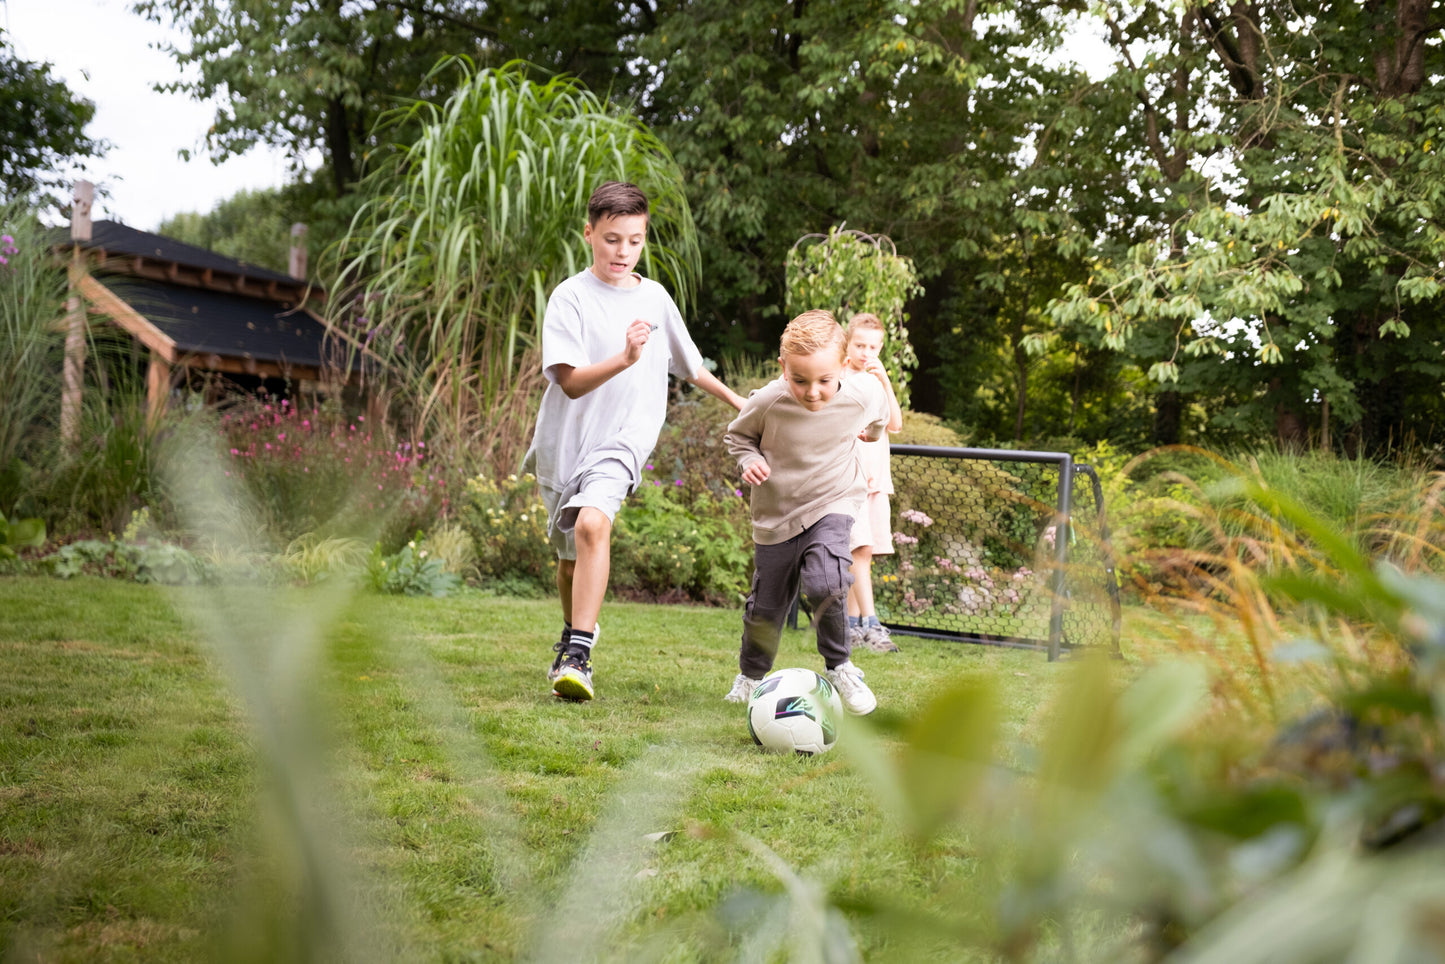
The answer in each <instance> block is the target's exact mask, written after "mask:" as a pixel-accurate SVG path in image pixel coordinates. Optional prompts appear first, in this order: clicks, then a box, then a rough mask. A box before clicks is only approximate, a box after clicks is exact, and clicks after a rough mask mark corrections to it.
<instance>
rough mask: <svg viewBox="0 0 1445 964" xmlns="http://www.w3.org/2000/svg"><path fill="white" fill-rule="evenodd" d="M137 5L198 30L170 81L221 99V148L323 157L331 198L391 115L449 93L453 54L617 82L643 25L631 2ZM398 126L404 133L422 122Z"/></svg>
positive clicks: (268, 0)
mask: <svg viewBox="0 0 1445 964" xmlns="http://www.w3.org/2000/svg"><path fill="white" fill-rule="evenodd" d="M132 9H133V10H134V11H135V12H137V13H139V14H141V15H142V16H144V17H146V18H147V19H150V20H154V21H156V22H158V23H165V22H167V21H169V22H170V23H173V24H174V25H175V26H177V27H179V28H180V29H181V30H183V31H184V32H185V33H186V34H188V35H189V37H190V44H189V46H188V47H185V48H182V47H180V46H177V45H168V46H167V47H166V48H165V49H166V51H167V52H168V53H169V54H170V55H171V56H172V57H173V58H174V59H175V61H176V63H177V65H178V66H179V67H181V68H182V69H187V70H193V71H194V72H195V73H196V75H197V76H196V79H193V80H180V81H175V82H173V83H169V84H162V85H159V86H160V87H161V88H162V89H166V90H180V91H185V92H187V93H190V94H192V95H194V96H196V97H197V98H202V99H204V98H212V97H214V98H216V100H217V103H218V104H219V106H218V107H217V109H216V119H215V123H214V124H213V125H212V127H211V129H210V130H209V131H208V132H207V134H206V138H205V141H206V147H207V149H208V150H209V151H210V153H211V154H212V156H213V157H215V158H216V159H218V160H220V159H224V158H226V157H229V156H232V155H234V154H240V153H244V152H245V151H246V150H248V149H249V148H250V147H251V146H252V145H254V144H257V143H265V144H269V145H271V146H273V147H276V148H279V149H281V150H282V151H285V152H286V153H287V154H288V155H289V156H290V158H291V161H292V164H293V166H294V168H295V170H296V171H297V172H298V174H299V173H300V172H301V171H303V170H304V169H305V168H307V167H308V166H314V159H315V158H316V157H317V156H319V157H320V158H321V159H322V167H323V168H324V171H325V172H326V175H327V178H328V179H329V185H330V195H331V197H332V198H339V197H342V196H345V195H347V194H349V193H350V192H351V191H352V190H353V188H354V187H355V185H356V184H357V182H358V181H359V180H360V179H361V178H362V177H363V176H364V175H365V174H366V172H367V170H368V169H369V167H370V165H371V164H373V163H374V162H375V161H376V160H377V159H378V158H379V156H380V155H381V154H383V153H385V152H387V151H388V150H390V149H392V148H393V147H394V144H393V143H391V142H388V141H384V140H379V139H378V138H377V137H376V136H375V125H376V122H377V120H378V118H379V117H380V116H381V115H382V114H383V113H385V112H387V111H389V110H391V109H392V108H394V107H396V106H398V105H401V104H405V103H409V102H410V101H412V100H415V99H421V100H431V101H440V100H441V99H442V98H444V97H445V96H446V95H447V93H449V91H447V90H444V89H440V88H437V87H436V86H434V85H433V83H432V78H433V76H434V75H433V74H432V68H433V67H434V66H435V65H436V64H437V63H438V62H439V61H440V60H442V59H443V58H445V57H449V56H457V55H461V56H467V57H470V58H471V59H472V60H474V61H475V62H477V63H480V64H484V65H492V66H498V65H500V64H502V63H504V62H506V61H509V60H513V59H523V60H526V61H528V62H530V63H533V64H536V65H538V66H540V67H542V68H543V69H544V70H548V71H567V72H571V73H573V74H575V75H577V76H579V77H581V78H582V80H583V82H584V83H586V84H588V85H590V86H592V87H593V88H594V89H597V90H605V89H607V88H608V87H610V86H612V80H613V77H614V76H615V75H616V74H617V73H618V72H619V71H620V70H622V69H623V66H624V51H623V48H622V45H621V42H620V39H619V38H620V37H621V36H622V35H623V34H624V33H625V32H628V31H630V30H633V29H635V28H634V25H633V24H632V23H631V20H630V15H629V6H628V5H625V4H619V3H616V2H608V3H597V4H578V3H570V2H566V0H502V2H485V0H424V2H418V0H370V2H366V3H351V2H346V0H135V2H134V3H133V5H132ZM391 133H392V137H400V138H401V143H402V144H405V143H406V142H407V141H408V140H410V138H411V137H413V136H415V134H416V131H414V130H412V131H396V130H393V131H392V132H391ZM346 213H347V214H348V216H349V214H350V213H352V212H350V211H348V212H346Z"/></svg>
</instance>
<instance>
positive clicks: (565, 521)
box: [541, 459, 633, 559]
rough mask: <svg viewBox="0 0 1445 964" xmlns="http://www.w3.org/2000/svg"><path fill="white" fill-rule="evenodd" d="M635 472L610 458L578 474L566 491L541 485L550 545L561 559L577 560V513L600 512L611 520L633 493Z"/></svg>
mask: <svg viewBox="0 0 1445 964" xmlns="http://www.w3.org/2000/svg"><path fill="white" fill-rule="evenodd" d="M632 484H633V483H632V473H631V472H629V471H628V469H627V466H625V465H623V464H622V463H621V462H619V461H617V460H616V459H607V460H606V461H603V462H599V463H597V464H596V465H593V466H589V467H588V468H586V469H584V470H582V472H580V473H578V475H577V477H576V478H574V479H573V480H572V482H571V483H569V484H568V486H567V487H566V488H565V489H553V488H550V487H548V486H545V485H544V486H541V494H542V504H543V505H544V506H546V507H547V542H548V543H550V544H551V546H552V548H553V549H554V550H556V552H557V558H558V559H576V558H577V540H576V537H575V536H574V535H573V532H572V530H573V529H574V528H575V527H576V525H577V513H578V512H579V511H581V510H582V509H584V508H593V509H597V510H599V511H600V512H602V513H604V514H606V516H607V518H608V520H609V521H611V520H613V519H616V518H617V510H618V509H620V508H622V503H623V501H624V500H625V499H626V498H627V497H628V496H629V495H630V494H631V493H632Z"/></svg>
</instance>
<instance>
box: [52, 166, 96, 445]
mask: <svg viewBox="0 0 1445 964" xmlns="http://www.w3.org/2000/svg"><path fill="white" fill-rule="evenodd" d="M94 199H95V186H94V185H93V184H91V183H90V182H89V181H76V182H75V197H74V199H73V200H72V203H71V208H70V240H71V241H72V242H73V244H72V245H71V248H70V271H69V275H70V295H69V297H67V298H66V301H65V313H66V327H65V364H64V366H63V368H62V372H61V374H62V379H63V381H62V384H61V389H60V438H61V440H62V441H64V442H65V443H66V444H67V445H74V444H75V442H76V441H77V440H78V439H79V437H80V393H81V386H82V385H83V384H84V382H85V302H84V301H83V300H82V299H81V297H80V281H81V279H82V278H83V277H85V270H86V269H85V255H84V254H83V253H82V252H81V250H80V242H81V241H89V240H90V237H91V230H90V228H91V225H90V205H91V202H92V201H94Z"/></svg>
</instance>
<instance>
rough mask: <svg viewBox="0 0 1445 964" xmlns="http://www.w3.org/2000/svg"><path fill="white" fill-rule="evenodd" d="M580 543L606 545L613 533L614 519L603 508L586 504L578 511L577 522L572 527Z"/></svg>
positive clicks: (594, 545) (590, 545)
mask: <svg viewBox="0 0 1445 964" xmlns="http://www.w3.org/2000/svg"><path fill="white" fill-rule="evenodd" d="M572 534H573V537H574V538H575V539H576V540H577V543H578V545H583V544H585V545H587V546H589V547H596V546H598V545H606V543H607V541H608V539H609V538H611V535H612V520H611V519H609V518H607V513H605V512H603V511H602V510H601V509H594V508H593V507H591V506H584V507H583V508H582V510H581V511H580V512H578V513H577V524H576V525H575V526H574V527H573V529H572Z"/></svg>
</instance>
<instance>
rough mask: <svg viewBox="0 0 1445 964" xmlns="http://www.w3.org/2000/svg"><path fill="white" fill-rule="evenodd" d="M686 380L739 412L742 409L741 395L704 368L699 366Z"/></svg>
mask: <svg viewBox="0 0 1445 964" xmlns="http://www.w3.org/2000/svg"><path fill="white" fill-rule="evenodd" d="M688 381H690V382H692V383H693V384H694V385H696V386H697V387H698V388H701V389H702V390H703V391H705V392H707V393H708V394H709V395H711V396H712V397H713V398H716V399H719V400H720V401H724V402H727V403H728V404H729V405H731V406H732V407H733V408H735V409H737V410H738V411H739V412H741V411H742V410H743V397H742V396H741V395H739V394H738V393H737V392H735V391H733V390H732V389H731V388H728V387H727V386H726V385H724V384H723V383H722V382H721V381H720V380H719V379H718V377H717V376H716V375H714V374H713V373H712V372H710V371H708V370H707V369H706V368H699V369H698V370H697V373H696V374H695V375H693V376H692V377H691V378H689V379H688Z"/></svg>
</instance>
